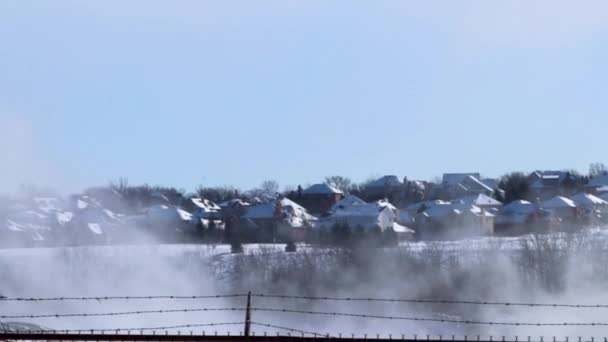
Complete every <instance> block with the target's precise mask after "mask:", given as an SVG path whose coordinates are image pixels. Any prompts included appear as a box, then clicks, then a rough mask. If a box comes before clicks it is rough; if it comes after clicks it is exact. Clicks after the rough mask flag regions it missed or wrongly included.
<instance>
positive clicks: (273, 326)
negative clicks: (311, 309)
mask: <svg viewBox="0 0 608 342" xmlns="http://www.w3.org/2000/svg"><path fill="white" fill-rule="evenodd" d="M251 324H253V325H258V326H261V327H266V328H273V329H279V330H285V331H291V332H296V333H300V334H303V335H312V336H318V337H326V336H327V335H324V334H319V333H316V332H311V331H305V330H300V329H293V328H288V327H283V326H279V325H273V324H267V323H257V322H251Z"/></svg>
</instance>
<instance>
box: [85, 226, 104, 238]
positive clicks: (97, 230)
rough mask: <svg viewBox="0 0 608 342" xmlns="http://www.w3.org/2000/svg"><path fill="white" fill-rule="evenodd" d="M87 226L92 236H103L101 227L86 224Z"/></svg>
mask: <svg viewBox="0 0 608 342" xmlns="http://www.w3.org/2000/svg"><path fill="white" fill-rule="evenodd" d="M87 226H88V227H89V229H90V230H91V231H92V232H93V233H94V234H97V235H102V234H103V231H102V230H101V226H100V225H99V224H98V223H89V224H87Z"/></svg>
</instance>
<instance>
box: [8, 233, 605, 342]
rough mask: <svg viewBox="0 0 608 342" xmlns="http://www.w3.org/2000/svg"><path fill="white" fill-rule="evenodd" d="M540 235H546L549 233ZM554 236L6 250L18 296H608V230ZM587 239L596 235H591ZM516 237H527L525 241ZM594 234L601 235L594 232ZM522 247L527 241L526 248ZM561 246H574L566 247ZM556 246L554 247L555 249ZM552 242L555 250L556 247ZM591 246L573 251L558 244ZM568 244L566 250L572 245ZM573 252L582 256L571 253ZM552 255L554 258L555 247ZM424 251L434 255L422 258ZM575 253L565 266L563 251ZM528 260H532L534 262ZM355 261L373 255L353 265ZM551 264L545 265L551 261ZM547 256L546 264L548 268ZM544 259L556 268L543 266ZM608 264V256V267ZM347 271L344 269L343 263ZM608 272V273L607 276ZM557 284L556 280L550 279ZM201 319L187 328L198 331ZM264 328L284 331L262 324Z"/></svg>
mask: <svg viewBox="0 0 608 342" xmlns="http://www.w3.org/2000/svg"><path fill="white" fill-rule="evenodd" d="M539 239H541V240H542V239H544V238H542V237H539ZM550 239H552V242H551V246H549V247H547V246H542V243H540V244H538V245H537V246H535V247H534V248H532V249H530V250H529V251H528V253H532V254H535V253H536V252H537V249H536V248H538V251H540V253H539V254H538V255H533V256H529V257H527V258H520V256H521V255H522V253H523V252H522V251H521V242H519V241H517V240H513V239H506V240H505V241H510V243H508V244H503V243H502V239H484V240H468V241H466V240H465V241H462V242H460V243H457V244H454V243H432V244H425V243H413V244H410V245H406V246H403V247H401V248H399V249H386V250H377V251H363V250H362V251H357V253H362V254H365V253H369V256H365V257H364V258H355V259H349V258H350V257H345V254H343V253H344V252H343V251H339V250H335V249H331V248H328V249H325V248H312V247H306V248H304V247H300V251H299V252H298V253H295V254H294V253H290V254H287V253H284V252H283V251H282V246H275V247H272V246H271V247H264V246H258V245H252V246H249V248H248V249H246V254H245V255H233V254H230V253H228V251H229V248H228V246H217V247H213V246H204V245H149V246H102V247H71V248H67V247H66V248H44V249H42V248H41V249H9V250H3V251H0V274H1V278H2V279H1V285H0V293H2V294H3V295H4V296H8V297H56V296H59V297H61V296H142V295H176V296H192V295H210V294H211V295H213V294H228V293H245V292H247V291H253V292H254V293H284V294H290V295H317V296H323V295H328V296H339V297H351V296H352V297H364V298H365V297H387V298H424V299H453V300H489V301H492V300H495V301H507V302H548V303H555V302H557V303H587V304H598V303H599V304H605V303H608V295H607V294H606V292H605V280H604V281H602V278H601V277H599V278H598V276H599V273H602V272H604V273H602V274H604V275H606V274H608V273H606V272H605V271H606V270H605V269H604V270H602V269H598V267H600V268H601V267H602V265H604V264H606V263H605V262H604V261H605V260H608V259H607V258H606V252H605V250H606V249H605V237H604V234H603V233H602V232H601V231H599V232H597V231H596V232H595V233H593V234H590V235H581V236H580V237H575V238H574V237H565V238H563V237H558V236H557V235H555V236H553V237H551V238H550ZM583 240H584V241H586V242H585V243H583V242H580V241H583ZM514 241H515V242H514ZM589 241H591V242H589ZM598 242H600V244H598ZM518 246H519V247H518ZM555 246H564V247H563V248H562V247H560V248H559V249H556V248H555ZM543 248H545V249H543ZM546 248H549V249H546ZM568 248H574V249H579V250H582V249H585V250H588V251H589V252H584V253H579V254H578V255H576V256H575V254H574V253H572V254H571V253H570V252H568V253H566V254H564V255H569V256H566V257H565V258H564V259H559V258H561V257H560V256H559V255H562V254H559V253H561V252H559V251H558V250H565V249H568ZM564 253H565V252H564ZM570 254H571V255H570ZM543 255H545V256H546V258H545V257H544V256H543ZM413 256H418V257H420V258H423V259H424V262H422V263H416V262H415V261H413V260H414V259H413ZM556 258H557V259H559V260H566V261H565V263H564V265H563V268H562V267H561V266H559V267H558V268H557V269H556V268H555V267H556V264H555V262H554V261H555V260H557V259H556ZM526 260H528V261H530V265H523V264H522V263H523V262H526ZM352 263H361V266H357V267H353V265H352ZM543 265H544V266H543ZM521 267H524V268H529V271H530V272H531V273H535V272H540V273H542V272H545V271H547V274H548V275H547V276H555V272H563V274H562V275H563V277H561V276H560V277H559V279H562V280H563V284H562V285H561V286H560V288H559V289H547V288H544V287H543V286H541V285H540V284H537V283H535V282H528V283H526V282H524V281H523V278H524V273H525V272H524V273H522V269H521ZM535 267H540V268H539V269H536V268H535ZM542 267H546V270H543V269H542ZM607 267H608V266H607ZM341 270H343V271H341ZM606 279H608V278H606ZM549 283H550V282H549ZM0 305H2V310H1V311H2V314H3V315H19V314H28V315H29V314H54V313H99V312H120V311H141V310H167V309H196V308H205V307H206V308H220V307H222V308H226V307H237V308H243V307H244V305H245V300H244V298H236V299H224V300H217V299H213V300H157V301H147V300H145V301H138V300H132V301H99V302H95V301H93V302H80V301H74V302H43V303H24V302H16V303H13V302H0ZM253 305H254V307H263V308H285V309H301V310H312V311H323V312H348V313H359V314H361V313H362V314H370V315H383V316H387V315H388V316H391V315H394V316H409V317H431V318H445V319H456V320H480V321H501V322H545V323H548V322H555V323H561V322H603V321H606V320H605V319H604V318H603V317H605V315H603V314H604V313H605V312H606V311H607V310H608V309H568V308H565V309H558V308H532V307H504V306H481V307H479V306H474V305H459V306H446V305H428V304H424V305H423V304H405V303H366V302H364V303H349V302H331V301H330V302H309V301H304V300H294V301H282V300H277V299H265V298H254V300H253ZM243 319H244V312H242V311H237V312H207V313H205V312H202V313H181V314H174V313H172V314H163V315H160V314H147V315H132V316H119V317H95V318H48V319H34V320H32V319H22V320H20V321H24V322H31V323H36V324H40V325H42V326H45V327H49V328H52V329H103V328H110V329H114V328H148V327H161V326H172V325H183V324H201V323H217V322H239V321H243ZM253 321H255V322H262V323H269V324H274V325H279V326H286V327H292V328H295V329H302V330H306V331H315V332H320V333H331V334H336V335H337V334H340V333H343V334H345V335H348V334H351V333H355V334H357V335H363V334H369V335H370V336H375V335H376V334H381V335H382V336H385V337H386V336H388V335H389V334H392V335H393V336H396V337H400V336H401V334H406V335H407V336H410V337H411V336H412V335H414V334H417V335H419V336H426V335H427V334H429V335H431V336H434V337H438V335H440V334H441V335H443V336H451V335H452V334H455V335H464V334H467V335H470V336H475V335H477V334H481V335H494V336H515V335H518V336H520V338H522V336H541V335H542V336H547V337H550V336H560V337H564V336H570V338H575V337H577V336H596V337H598V338H599V337H601V336H604V335H605V334H606V328H605V327H501V326H477V325H462V324H446V323H436V322H409V321H400V320H393V321H391V320H378V319H362V318H350V317H333V316H308V315H298V314H287V313H266V312H257V311H254V312H253ZM192 330H194V331H195V332H198V333H201V332H202V330H206V332H207V333H213V332H215V331H218V332H220V333H226V332H231V333H233V334H234V333H239V332H241V331H242V326H240V325H237V326H229V327H217V328H206V329H205V328H194V329H192ZM189 331H190V329H184V332H187V333H189ZM254 331H256V332H257V333H262V332H264V331H267V332H274V331H275V330H274V329H272V328H263V327H254Z"/></svg>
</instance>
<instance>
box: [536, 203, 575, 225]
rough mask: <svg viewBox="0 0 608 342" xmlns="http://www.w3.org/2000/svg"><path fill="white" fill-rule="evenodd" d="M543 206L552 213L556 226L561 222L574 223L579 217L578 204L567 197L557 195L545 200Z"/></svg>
mask: <svg viewBox="0 0 608 342" xmlns="http://www.w3.org/2000/svg"><path fill="white" fill-rule="evenodd" d="M541 207H542V208H543V209H545V210H547V211H548V212H549V213H551V219H552V220H553V222H552V224H553V225H555V226H557V225H559V224H560V223H572V222H574V221H576V219H577V218H578V215H577V214H578V210H577V207H576V204H575V203H574V201H573V200H571V199H569V198H567V197H563V196H555V197H553V198H551V199H549V200H546V201H544V202H543V203H542V205H541ZM552 228H555V227H552Z"/></svg>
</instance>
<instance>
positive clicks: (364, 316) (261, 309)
mask: <svg viewBox="0 0 608 342" xmlns="http://www.w3.org/2000/svg"><path fill="white" fill-rule="evenodd" d="M231 298H232V299H234V298H236V299H238V298H243V299H247V305H246V306H243V307H190V308H178V309H158V310H135V311H114V312H78V313H60V312H57V313H31V314H5V313H2V314H0V319H2V320H6V319H22V320H28V321H29V320H33V321H34V322H30V323H36V322H35V321H36V320H39V319H58V320H61V319H66V318H75V317H80V318H94V317H115V316H140V315H170V314H177V313H202V312H233V313H238V312H241V313H243V312H244V313H245V314H246V315H245V317H246V318H245V320H243V321H232V322H212V323H207V322H205V323H196V324H181V325H167V326H157V327H142V328H111V329H108V328H106V329H96V328H92V329H73V330H70V329H67V330H66V329H64V330H48V329H40V330H35V329H22V328H17V329H15V328H11V326H10V325H7V324H2V325H1V326H0V341H2V340H6V339H4V338H3V337H2V335H6V334H10V333H12V334H58V333H61V334H68V335H69V334H74V335H81V334H129V335H130V334H131V333H139V334H140V335H143V334H148V333H151V334H153V335H155V334H156V333H158V332H161V333H164V334H165V335H167V334H168V333H169V332H174V331H176V332H177V334H178V335H181V334H182V333H184V332H185V333H186V334H188V333H189V334H190V335H191V336H192V335H202V336H205V335H206V331H205V330H202V331H201V330H200V329H201V328H216V327H227V326H243V327H244V328H243V330H242V331H241V332H240V333H239V335H240V336H245V337H248V336H253V335H255V333H256V332H255V331H251V332H250V328H251V327H252V326H253V327H258V328H269V329H273V330H274V331H276V332H277V334H278V335H281V333H279V332H286V333H287V334H288V335H289V336H291V334H295V335H294V336H297V337H315V338H329V337H331V338H342V334H339V335H336V334H334V335H332V334H325V333H320V332H317V331H308V330H305V329H299V328H298V327H288V326H282V325H279V324H272V323H268V322H260V321H257V319H255V318H254V319H253V320H251V319H250V318H249V317H250V315H251V313H255V312H258V313H268V314H280V315H281V317H283V316H284V315H301V316H324V317H335V318H340V317H342V318H355V319H360V320H374V321H378V320H380V321H409V322H433V323H439V324H453V325H454V324H455V325H477V326H508V327H608V322H602V321H595V322H589V321H565V322H543V321H537V322H532V321H491V320H487V321H483V320H474V319H451V318H436V317H422V316H415V315H411V316H410V315H408V316H399V315H377V314H370V313H361V312H344V311H323V310H298V309H292V308H287V307H285V305H284V303H285V302H293V301H311V302H320V303H328V302H360V303H397V304H398V303H407V304H419V305H425V304H427V305H428V304H437V305H475V306H503V307H531V308H532V307H536V308H551V309H607V308H608V304H588V303H535V302H507V301H477V300H442V299H408V298H372V297H367V298H365V297H314V296H291V295H278V294H264V293H247V294H223V295H197V296H96V297H2V298H0V302H17V303H19V302H29V303H42V302H68V301H69V302H73V301H82V302H90V301H94V302H106V301H162V300H171V301H186V302H191V301H199V300H214V299H231ZM256 298H257V299H268V300H275V301H279V302H280V303H282V305H280V306H257V305H256V303H255V302H254V303H253V304H251V303H252V299H256ZM598 316H600V317H601V316H603V315H598ZM163 317H164V316H163ZM195 329H197V331H198V332H195ZM215 334H216V335H217V332H215ZM227 334H230V332H227ZM376 337H377V338H380V336H379V335H376ZM413 337H414V338H413V339H412V338H410V339H412V340H425V339H424V338H421V339H419V338H418V336H417V335H414V336H413ZM346 338H352V339H354V338H355V335H354V334H351V335H348V336H346ZM365 339H367V335H365ZM390 339H393V337H392V335H391V336H390ZM395 339H399V338H398V337H396V338H395ZM401 339H403V340H405V339H406V335H405V334H403V335H401ZM432 339H433V340H443V336H441V335H437V337H434V338H432ZM489 339H490V341H492V340H493V337H489ZM426 340H431V336H430V335H427V338H426ZM447 340H449V338H448V339H447ZM452 340H455V336H454V335H452ZM467 340H469V337H468V336H464V341H467ZM474 340H475V338H473V339H472V341H474ZM477 340H478V341H479V340H480V337H479V336H477ZM500 340H502V341H505V337H502V338H499V339H497V341H500ZM510 340H511V341H520V339H519V337H514V338H513V339H510ZM527 340H528V341H529V340H530V337H528V339H527ZM521 341H522V342H523V341H526V339H525V338H524V339H521ZM540 341H542V342H550V340H547V341H544V340H542V338H541V340H540ZM553 341H556V342H557V340H556V338H555V337H554V338H553ZM563 341H564V342H570V341H569V339H568V338H566V339H565V340H563ZM579 341H580V342H582V340H581V338H579ZM590 342H596V341H595V339H593V338H592V339H591V340H590ZM597 342H608V339H606V338H603V340H602V341H597Z"/></svg>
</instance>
